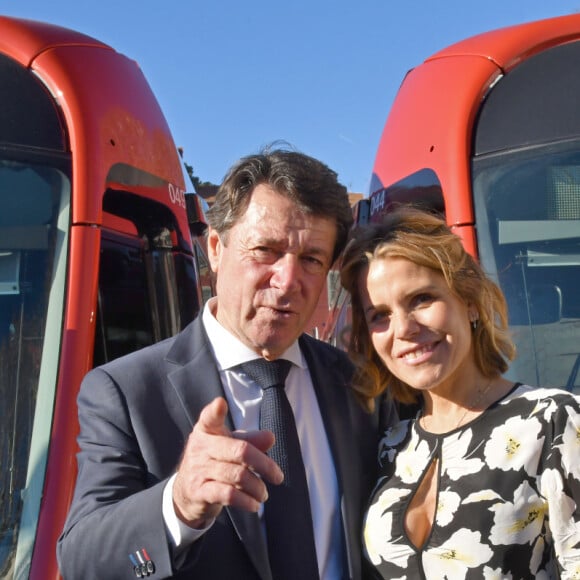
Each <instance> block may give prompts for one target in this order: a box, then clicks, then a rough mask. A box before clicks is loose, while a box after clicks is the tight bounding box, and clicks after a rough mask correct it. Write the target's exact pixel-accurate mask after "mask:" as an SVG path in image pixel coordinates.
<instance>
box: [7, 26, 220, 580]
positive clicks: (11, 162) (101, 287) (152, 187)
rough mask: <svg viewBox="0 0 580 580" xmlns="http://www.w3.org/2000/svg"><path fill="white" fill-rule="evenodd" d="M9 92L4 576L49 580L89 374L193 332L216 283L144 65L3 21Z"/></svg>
mask: <svg viewBox="0 0 580 580" xmlns="http://www.w3.org/2000/svg"><path fill="white" fill-rule="evenodd" d="M0 87H1V89H0V105H1V106H0V119H1V120H0V432H1V437H0V478H1V483H0V577H2V578H25V577H26V578H35V579H38V580H46V579H50V578H58V576H59V574H58V570H57V564H56V554H55V546H56V540H57V537H58V535H59V533H60V531H61V529H62V526H63V524H64V519H65V516H66V512H67V510H68V506H69V503H70V500H71V497H72V492H73V487H74V482H75V478H76V461H75V454H76V436H77V431H78V425H77V411H76V396H77V392H78V387H79V384H80V381H81V379H82V377H83V376H84V375H85V373H86V372H87V371H88V370H89V369H90V368H92V367H93V366H95V365H97V364H100V363H103V362H105V361H108V360H111V359H112V358H115V357H117V356H120V355H122V354H125V353H127V352H129V351H131V350H135V349H137V348H140V347H143V346H145V345H147V344H150V343H152V342H154V341H157V340H159V339H162V338H164V337H167V336H169V335H171V334H174V333H175V332H177V331H178V330H180V329H181V328H182V327H183V326H185V324H187V323H188V322H189V321H190V320H191V319H192V318H193V317H194V316H195V314H196V313H197V312H198V310H199V308H200V307H201V304H202V301H203V298H204V295H206V294H207V293H211V282H210V278H209V270H208V265H207V261H206V259H205V256H204V251H203V244H202V239H201V237H200V235H201V233H202V232H203V229H204V226H205V224H204V219H203V208H202V205H201V202H200V200H199V199H198V198H197V197H196V196H195V194H191V195H186V194H185V179H184V172H183V168H182V163H181V160H180V156H179V154H178V151H177V148H176V146H175V144H174V142H173V139H172V136H171V133H170V131H169V128H168V126H167V123H166V120H165V118H164V116H163V114H162V112H161V110H160V108H159V105H158V103H157V101H156V99H155V97H154V95H153V93H152V91H151V88H150V87H149V85H148V83H147V81H146V80H145V78H144V76H143V74H142V72H141V70H140V69H139V67H138V65H137V64H136V63H135V62H134V61H133V60H131V59H129V58H127V57H125V56H123V55H121V54H119V53H117V52H116V51H115V50H113V49H112V48H111V47H110V46H107V45H105V44H103V43H101V42H99V41H98V40H95V39H94V38H90V37H89V36H86V35H83V34H80V33H78V32H74V31H71V30H67V29H64V28H60V27H57V26H52V25H48V24H43V23H38V22H32V21H26V20H19V19H13V18H5V17H0ZM186 206H188V207H189V208H190V210H191V211H189V212H187V211H186ZM188 215H189V217H188Z"/></svg>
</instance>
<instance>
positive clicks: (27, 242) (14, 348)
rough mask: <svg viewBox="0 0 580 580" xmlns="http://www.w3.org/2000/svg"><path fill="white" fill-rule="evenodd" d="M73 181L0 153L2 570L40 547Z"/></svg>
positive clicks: (21, 565)
mask: <svg viewBox="0 0 580 580" xmlns="http://www.w3.org/2000/svg"><path fill="white" fill-rule="evenodd" d="M69 205H70V181H69V179H68V178H67V177H66V175H65V173H64V172H63V171H61V170H60V169H57V168H55V167H54V166H50V165H46V164H41V163H37V164H33V163H25V162H22V161H15V160H9V159H6V158H4V159H1V158H0V577H1V578H12V577H15V578H16V577H21V574H22V571H23V570H26V569H27V567H28V565H29V560H30V557H31V554H32V548H33V542H34V537H35V532H36V522H37V519H38V512H39V508H40V497H41V493H42V487H43V481H44V470H45V465H46V455H47V450H48V442H49V437H50V429H51V422H52V410H53V401H54V389H55V384H56V376H57V362H58V352H59V344H60V336H61V331H62V312H63V297H64V273H65V262H66V255H65V254H66V247H67V229H68V222H69Z"/></svg>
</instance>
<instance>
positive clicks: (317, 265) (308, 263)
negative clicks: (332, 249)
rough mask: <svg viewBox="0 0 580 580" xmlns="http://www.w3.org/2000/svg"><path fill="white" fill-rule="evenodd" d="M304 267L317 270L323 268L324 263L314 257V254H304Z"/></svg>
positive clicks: (311, 270) (310, 270)
mask: <svg viewBox="0 0 580 580" xmlns="http://www.w3.org/2000/svg"><path fill="white" fill-rule="evenodd" d="M302 260H303V262H304V265H305V268H306V269H307V270H308V271H309V272H318V271H320V270H323V269H324V268H325V264H324V262H323V261H322V260H320V259H319V258H315V257H314V256H305V257H304V258H303V259H302Z"/></svg>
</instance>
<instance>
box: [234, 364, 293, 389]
mask: <svg viewBox="0 0 580 580" xmlns="http://www.w3.org/2000/svg"><path fill="white" fill-rule="evenodd" d="M291 366H292V363H291V362H290V361H289V360H284V359H276V360H273V361H268V360H266V359H265V358H257V359H255V360H250V361H248V362H245V363H242V364H241V365H239V367H240V368H241V369H242V370H243V371H244V372H245V373H246V374H247V375H248V376H249V377H250V378H251V379H252V380H253V381H254V382H255V383H257V384H258V385H260V387H261V388H262V389H269V388H270V387H279V386H281V387H283V386H284V383H285V381H286V377H287V376H288V372H289V371H290V367H291Z"/></svg>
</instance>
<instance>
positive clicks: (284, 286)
mask: <svg viewBox="0 0 580 580" xmlns="http://www.w3.org/2000/svg"><path fill="white" fill-rule="evenodd" d="M336 235H337V227H336V224H335V222H334V221H333V220H331V219H327V218H325V217H314V216H311V215H305V214H303V213H302V212H301V211H300V210H299V209H298V208H297V207H296V205H295V204H294V203H293V202H291V201H290V200H289V199H287V198H285V197H284V196H282V195H280V194H279V193H277V192H276V191H275V190H273V189H272V188H271V187H270V186H269V185H266V184H260V185H258V186H256V188H255V189H254V192H253V193H252V197H251V199H250V203H249V205H248V208H247V210H246V213H245V214H244V215H243V216H242V217H241V218H240V220H239V221H238V222H237V223H236V224H235V225H234V226H233V227H232V228H231V229H230V230H229V232H227V234H226V237H225V239H224V238H220V237H219V235H218V234H217V232H216V231H215V230H213V229H211V228H210V229H209V234H208V253H209V258H210V262H211V266H212V269H213V270H214V272H216V274H217V297H218V298H217V312H216V313H215V315H216V317H217V320H218V321H219V322H220V323H221V324H222V326H224V327H225V328H227V329H228V330H229V331H230V332H232V333H233V334H234V335H235V336H237V337H238V338H239V339H240V340H241V341H242V342H243V343H245V344H246V345H247V346H249V347H250V348H251V349H252V350H254V351H255V352H257V353H259V354H260V355H261V356H264V357H266V358H268V359H274V358H277V357H278V356H280V355H281V354H282V353H283V352H284V351H285V350H286V349H287V348H288V347H289V346H290V345H291V344H292V343H293V342H294V340H296V338H298V336H299V335H300V334H301V333H302V332H303V330H304V328H305V326H306V324H307V323H308V320H309V319H310V317H311V315H312V313H313V312H314V309H315V308H316V304H317V302H318V298H319V296H320V292H321V291H322V288H323V287H324V283H325V281H326V275H327V273H328V270H329V268H330V266H331V265H332V264H331V260H332V255H333V250H334V244H335V241H336Z"/></svg>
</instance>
